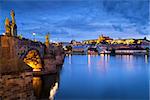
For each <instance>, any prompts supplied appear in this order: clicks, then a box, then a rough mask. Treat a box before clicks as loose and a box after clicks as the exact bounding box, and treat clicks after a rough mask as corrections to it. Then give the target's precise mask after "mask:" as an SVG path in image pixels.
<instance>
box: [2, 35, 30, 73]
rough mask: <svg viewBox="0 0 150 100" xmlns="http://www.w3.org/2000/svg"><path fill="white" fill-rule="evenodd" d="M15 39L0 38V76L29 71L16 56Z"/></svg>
mask: <svg viewBox="0 0 150 100" xmlns="http://www.w3.org/2000/svg"><path fill="white" fill-rule="evenodd" d="M16 45H17V44H16V39H15V37H8V36H0V74H5V73H12V72H22V71H24V70H31V69H30V68H29V67H28V66H27V65H26V64H25V63H24V62H23V61H22V60H21V59H19V58H18V57H17V55H16V52H17V51H16Z"/></svg>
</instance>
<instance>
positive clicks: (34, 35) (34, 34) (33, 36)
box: [32, 32, 36, 41]
mask: <svg viewBox="0 0 150 100" xmlns="http://www.w3.org/2000/svg"><path fill="white" fill-rule="evenodd" d="M32 35H33V37H34V41H35V35H36V34H35V33H34V32H33V33H32Z"/></svg>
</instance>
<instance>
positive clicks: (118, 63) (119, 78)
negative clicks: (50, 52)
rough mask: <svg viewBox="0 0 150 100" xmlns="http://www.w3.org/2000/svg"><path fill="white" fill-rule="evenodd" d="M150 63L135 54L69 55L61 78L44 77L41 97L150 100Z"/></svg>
mask: <svg viewBox="0 0 150 100" xmlns="http://www.w3.org/2000/svg"><path fill="white" fill-rule="evenodd" d="M149 61H150V59H149V58H148V56H133V55H130V56H129V55H123V56H109V55H105V56H104V55H100V56H90V55H73V56H71V55H70V56H66V58H65V62H64V65H63V66H62V70H61V71H60V74H59V75H54V76H45V77H43V78H42V83H44V84H43V85H42V86H43V87H42V88H41V93H40V94H39V95H40V98H43V99H44V98H45V99H46V98H51V99H55V100H149V65H150V64H149V63H150V62H149ZM54 77H55V78H54ZM52 80H53V82H52ZM38 89H39V88H38Z"/></svg>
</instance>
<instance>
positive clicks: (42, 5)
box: [0, 0, 150, 40]
mask: <svg viewBox="0 0 150 100" xmlns="http://www.w3.org/2000/svg"><path fill="white" fill-rule="evenodd" d="M0 8H1V10H0V11H2V12H3V13H0V16H2V18H1V19H0V28H1V30H0V32H1V33H2V32H3V31H4V30H2V29H4V20H5V17H6V16H9V11H10V9H12V8H13V9H14V10H15V12H16V20H17V25H18V32H19V33H23V34H24V36H26V37H29V36H27V35H29V34H31V33H32V32H36V33H39V34H41V35H45V34H46V33H47V32H50V33H51V34H52V36H54V38H56V37H59V38H61V37H62V38H63V39H64V40H65V39H66V40H70V39H73V38H76V39H80V38H85V39H87V38H88V39H89V38H90V37H91V38H94V37H95V38H96V37H97V36H98V35H100V34H101V33H106V34H107V35H109V36H116V34H117V36H118V37H121V36H123V37H124V36H127V35H129V36H135V37H136V36H137V35H135V34H139V36H141V35H143V36H145V35H149V34H150V28H149V18H148V17H149V10H148V8H149V1H148V0H144V1H141V0H136V1H134V0H95V1H92V0H91V1H80V0H79V1H66V0H57V1H49V0H44V1H34V0H26V1H25V0H21V1H18V0H7V1H1V2H0ZM126 34H127V35H126ZM39 37H40V36H39ZM29 38H30V37H29Z"/></svg>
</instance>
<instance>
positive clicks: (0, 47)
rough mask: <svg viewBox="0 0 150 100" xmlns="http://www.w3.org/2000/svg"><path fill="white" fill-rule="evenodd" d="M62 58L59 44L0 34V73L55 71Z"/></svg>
mask: <svg viewBox="0 0 150 100" xmlns="http://www.w3.org/2000/svg"><path fill="white" fill-rule="evenodd" d="M63 59H64V51H63V49H62V47H61V46H55V45H49V46H46V45H45V44H43V43H41V42H34V41H32V40H29V39H25V38H19V37H13V36H7V35H1V36H0V73H10V72H16V71H19V72H20V71H24V70H32V69H33V71H43V70H44V71H47V72H50V71H56V66H57V65H60V64H63ZM29 66H30V67H29Z"/></svg>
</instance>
